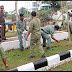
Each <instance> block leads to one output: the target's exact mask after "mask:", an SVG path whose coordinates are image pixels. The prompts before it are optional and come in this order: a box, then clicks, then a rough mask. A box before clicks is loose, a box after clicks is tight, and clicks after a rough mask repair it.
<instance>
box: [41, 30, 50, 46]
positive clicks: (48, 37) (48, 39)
mask: <svg viewBox="0 0 72 72" xmlns="http://www.w3.org/2000/svg"><path fill="white" fill-rule="evenodd" d="M41 36H42V39H43V45H46V40H47V47H50V46H51V38H50V36H49V35H48V34H46V33H45V32H43V31H42V30H41Z"/></svg>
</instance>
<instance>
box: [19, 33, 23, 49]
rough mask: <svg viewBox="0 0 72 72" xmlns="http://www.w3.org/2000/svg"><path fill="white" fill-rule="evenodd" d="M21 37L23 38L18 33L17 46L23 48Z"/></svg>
mask: <svg viewBox="0 0 72 72" xmlns="http://www.w3.org/2000/svg"><path fill="white" fill-rule="evenodd" d="M22 38H23V37H22V34H21V33H18V39H19V42H20V43H19V46H20V48H21V49H23V41H22Z"/></svg>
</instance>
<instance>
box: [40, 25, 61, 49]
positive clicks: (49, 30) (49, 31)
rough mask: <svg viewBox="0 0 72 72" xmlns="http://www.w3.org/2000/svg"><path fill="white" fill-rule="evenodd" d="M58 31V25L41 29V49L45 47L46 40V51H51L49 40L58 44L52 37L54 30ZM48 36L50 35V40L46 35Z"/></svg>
mask: <svg viewBox="0 0 72 72" xmlns="http://www.w3.org/2000/svg"><path fill="white" fill-rule="evenodd" d="M58 29H59V26H58V25H55V26H54V25H47V26H45V27H43V28H41V36H42V39H43V47H46V40H47V50H52V49H51V48H50V46H51V38H52V39H53V40H55V41H56V42H60V41H58V40H56V39H55V38H54V37H53V34H54V32H55V30H58ZM48 34H50V35H51V38H50V36H49V35H48Z"/></svg>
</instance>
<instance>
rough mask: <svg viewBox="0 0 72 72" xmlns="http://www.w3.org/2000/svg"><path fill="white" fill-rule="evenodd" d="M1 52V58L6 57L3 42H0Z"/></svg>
mask: <svg viewBox="0 0 72 72" xmlns="http://www.w3.org/2000/svg"><path fill="white" fill-rule="evenodd" d="M0 54H1V58H2V59H4V58H5V52H4V49H3V48H2V46H1V44H0Z"/></svg>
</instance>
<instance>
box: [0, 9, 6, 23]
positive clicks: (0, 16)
mask: <svg viewBox="0 0 72 72" xmlns="http://www.w3.org/2000/svg"><path fill="white" fill-rule="evenodd" d="M4 17H5V14H4V11H2V10H0V23H5V19H4Z"/></svg>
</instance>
